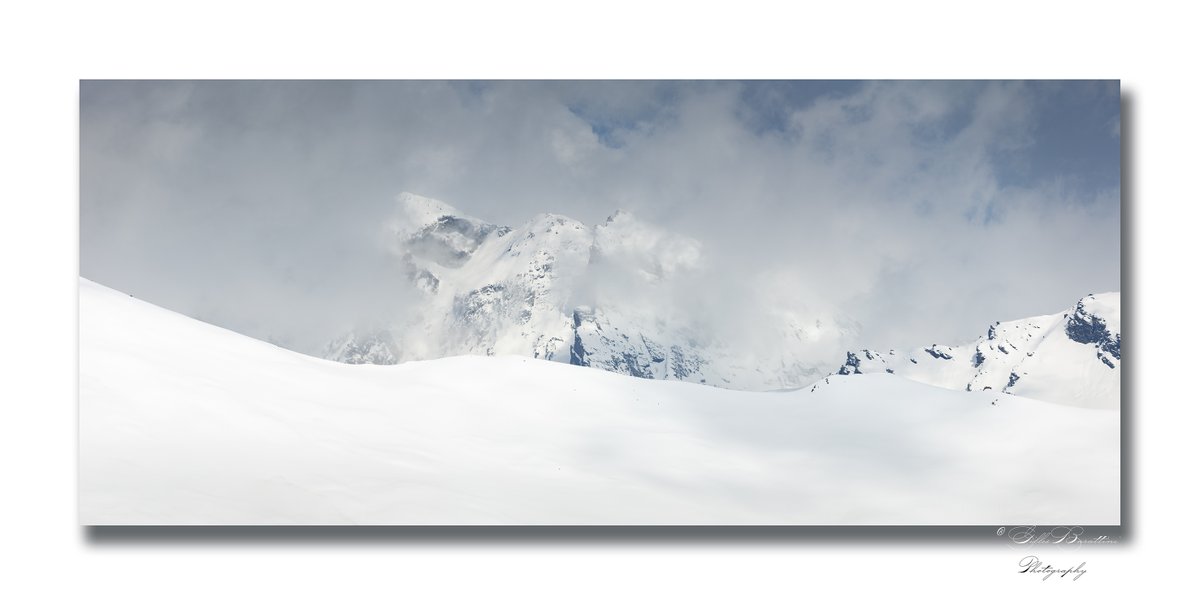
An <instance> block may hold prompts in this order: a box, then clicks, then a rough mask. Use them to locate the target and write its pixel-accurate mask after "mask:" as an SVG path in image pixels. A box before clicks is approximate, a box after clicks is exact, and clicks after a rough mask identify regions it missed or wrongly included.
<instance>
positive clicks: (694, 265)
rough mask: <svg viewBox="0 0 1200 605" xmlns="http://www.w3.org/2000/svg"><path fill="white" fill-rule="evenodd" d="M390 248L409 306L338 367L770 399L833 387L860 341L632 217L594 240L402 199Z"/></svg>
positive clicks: (700, 249)
mask: <svg viewBox="0 0 1200 605" xmlns="http://www.w3.org/2000/svg"><path fill="white" fill-rule="evenodd" d="M385 241H386V246H385V247H386V249H387V253H388V254H389V255H390V256H391V257H392V258H393V260H394V263H393V264H394V275H393V276H392V278H393V279H397V280H403V281H404V282H406V283H407V284H408V286H409V288H410V295H411V297H410V298H407V299H404V300H397V301H395V304H394V306H393V307H391V309H390V310H389V311H388V312H385V313H383V314H381V315H380V316H377V317H375V318H373V319H371V320H369V321H362V322H360V323H359V324H358V325H355V326H352V327H351V328H350V329H348V330H347V331H346V332H345V333H344V334H341V335H339V336H337V337H335V338H334V339H333V340H332V341H331V342H330V344H329V346H328V347H327V349H326V351H325V356H326V357H328V358H330V359H334V360H337V361H342V362H346V363H372V364H393V363H399V362H403V361H410V360H420V359H435V358H440V357H448V356H454V355H463V354H477V355H522V356H527V357H533V358H535V359H546V360H550V361H560V362H564V363H570V364H572V365H579V366H587V367H593V368H598V369H602V370H607V371H610V372H616V373H619V374H625V375H629V376H636V377H641V378H657V379H670V380H679V381H685V382H694V383H702V384H710V385H716V386H724V387H730V388H738V389H752V390H768V389H777V388H788V387H795V386H802V385H804V384H808V383H809V382H812V381H813V380H815V379H816V378H818V377H819V376H821V375H823V374H825V373H827V372H828V371H829V370H830V369H831V366H833V365H835V363H834V361H835V360H836V355H837V354H838V353H839V352H840V351H841V350H844V348H845V347H846V346H847V344H848V343H851V342H852V341H853V336H854V335H855V325H854V323H853V322H852V321H851V320H849V319H848V318H845V317H838V316H833V315H822V314H811V315H809V314H805V313H803V312H802V311H800V310H799V309H801V308H802V305H801V304H800V301H797V302H796V305H795V307H793V308H787V307H772V306H771V305H769V304H767V301H766V300H763V299H760V298H757V296H756V293H755V292H753V291H745V292H729V291H723V286H727V285H728V284H730V283H733V280H729V279H722V278H721V277H720V276H715V275H714V274H713V272H714V271H716V270H717V268H716V267H714V266H713V265H712V264H710V263H709V262H708V260H707V258H706V251H705V247H704V245H703V244H702V242H700V241H697V240H695V239H692V238H689V237H687V236H684V235H680V234H676V233H671V232H669V231H666V230H664V229H660V228H658V227H656V226H654V225H651V224H649V223H647V222H644V221H642V220H639V219H638V218H637V217H636V216H634V215H633V214H631V213H629V212H623V211H616V212H614V213H613V214H612V215H611V216H609V217H608V218H607V220H605V221H604V222H603V223H601V224H599V225H592V226H589V225H585V224H583V223H581V222H579V221H576V220H574V219H572V218H569V217H565V216H560V215H555V214H542V215H538V216H535V217H533V218H531V219H530V220H529V221H527V222H525V223H524V224H522V225H518V226H515V227H509V226H499V225H494V224H491V223H488V222H486V221H483V220H481V219H479V218H476V217H472V216H467V215H464V214H463V213H461V212H459V211H458V210H456V209H455V208H453V207H452V206H450V205H448V204H446V203H445V202H442V201H438V200H434V199H430V198H427V197H423V196H419V195H415V194H412V193H404V194H402V195H400V196H399V197H398V198H397V207H396V212H395V215H394V217H393V218H392V219H391V221H390V222H389V223H388V224H387V225H386V238H385ZM745 271H746V273H747V274H748V275H753V274H754V273H755V271H756V268H755V267H745ZM730 300H733V301H736V305H735V307H734V308H729V307H727V306H725V303H726V302H727V301H730ZM748 325H755V326H758V328H757V329H747V326H748Z"/></svg>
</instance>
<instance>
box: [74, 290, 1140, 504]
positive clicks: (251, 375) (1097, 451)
mask: <svg viewBox="0 0 1200 605" xmlns="http://www.w3.org/2000/svg"><path fill="white" fill-rule="evenodd" d="M79 323H80V358H79V368H80V377H79V415H80V427H79V435H80V478H79V485H80V516H81V521H82V522H83V523H85V524H89V525H140V524H269V525H275V524H319V525H331V524H371V525H384V524H387V525H392V524H400V525H410V524H437V525H444V524H454V525H461V524H486V525H496V524H537V525H543V524H550V525H563V524H567V525H578V524H622V525H628V524H635V525H636V524H666V525H676V524H688V525H691V524H717V525H733V524H761V525H780V524H789V525H790V524H798V525H825V524H836V525H851V524H854V525H857V524H869V525H913V524H919V525H925V524H932V525H962V524H971V525H976V524H978V525H983V524H994V525H997V526H1000V525H1013V524H1039V525H1047V524H1067V523H1071V524H1080V525H1116V524H1119V523H1120V521H1121V519H1120V496H1119V494H1120V489H1119V488H1120V449H1119V448H1120V438H1119V432H1120V415H1119V412H1118V411H1116V410H1095V409H1083V408H1079V407H1069V406H1066V405H1060V404H1055V403H1045V402H1041V401H1036V400H1032V399H1026V398H1022V397H1016V396H1011V395H997V394H994V393H993V392H964V391H954V390H947V389H942V388H938V387H934V386H929V385H925V384H920V383H917V382H913V381H910V380H908V379H905V378H900V377H897V376H894V375H889V374H865V375H854V376H833V377H830V378H829V379H828V381H826V380H825V379H822V380H820V381H818V382H817V383H816V384H815V385H814V386H811V387H805V388H803V389H798V390H794V391H787V392H741V391H733V390H725V389H720V388H715V387H707V386H702V385H695V384H688V383H683V382H672V381H657V380H648V379H639V378H631V377H628V376H622V375H618V374H614V373H610V372H604V371H600V370H596V369H592V368H581V367H575V366H571V365H567V364H564V363H556V362H549V361H542V360H535V359H529V358H523V357H452V358H446V359H439V360H435V361H420V362H409V363H403V364H399V365H394V366H371V365H359V366H352V365H343V364H339V363H335V362H332V361H325V360H321V359H317V358H313V357H307V356H304V355H301V354H298V353H293V352H290V351H287V350H284V349H281V348H278V347H275V346H273V345H270V344H267V343H265V342H261V341H258V340H254V339H251V338H248V337H245V336H242V335H239V334H236V333H233V332H230V331H227V330H224V329H221V328H217V327H214V326H211V325H209V324H205V323H202V322H199V321H196V320H193V319H190V318H187V317H185V316H183V315H179V314H176V313H173V312H170V311H167V310H164V309H161V308H158V307H155V306H153V305H150V304H147V303H145V302H142V301H138V300H136V299H134V298H131V297H130V296H128V295H125V294H122V293H119V292H116V291H114V290H110V289H108V288H105V287H103V286H100V285H98V284H95V283H93V282H90V281H87V280H85V279H81V280H80V322H79ZM993 403H994V405H993Z"/></svg>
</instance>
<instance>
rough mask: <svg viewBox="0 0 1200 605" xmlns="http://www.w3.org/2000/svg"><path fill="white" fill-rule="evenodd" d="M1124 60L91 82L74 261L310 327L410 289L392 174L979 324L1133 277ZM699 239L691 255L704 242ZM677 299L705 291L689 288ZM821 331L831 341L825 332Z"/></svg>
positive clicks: (968, 329)
mask: <svg viewBox="0 0 1200 605" xmlns="http://www.w3.org/2000/svg"><path fill="white" fill-rule="evenodd" d="M1119 94H1120V93H1119V87H1118V85H1117V83H1116V82H749V83H744V82H728V81H721V82H281V81H263V82H216V81H206V82H98V81H87V82H83V83H81V86H80V219H81V222H80V255H81V258H80V267H81V273H82V275H83V276H84V277H87V278H89V279H92V280H94V281H97V282H100V283H102V284H105V285H108V286H110V287H113V288H116V289H119V290H122V291H125V292H128V293H130V294H133V295H134V296H137V297H138V298H142V299H145V300H148V301H150V302H153V303H155V304H159V305H161V306H164V307H167V308H170V309H173V310H176V311H180V312H182V313H185V314H188V315H191V316H193V317H197V318H199V319H203V320H205V321H210V322H212V323H216V324H218V325H222V326H225V327H228V328H230V329H233V330H236V331H239V332H242V333H245V334H248V335H250V336H254V337H256V338H262V339H265V340H270V341H272V342H276V343H278V344H281V345H284V346H288V347H291V348H294V349H297V350H300V351H304V352H316V351H318V350H319V349H320V348H321V347H322V346H323V345H324V344H325V342H326V341H327V340H328V339H329V338H331V337H332V336H333V335H335V333H336V332H337V331H338V330H340V329H342V328H343V327H344V326H345V325H347V323H353V322H354V321H356V318H359V317H367V316H372V315H375V314H379V313H381V312H384V311H386V310H389V309H392V308H394V307H395V306H397V305H403V304H410V303H406V302H405V301H411V300H413V299H412V297H410V296H408V294H407V290H406V288H407V286H406V284H405V281H404V279H403V278H402V276H401V275H399V274H398V273H397V270H396V267H395V264H394V261H393V259H390V258H389V257H388V256H387V255H386V253H385V251H386V245H385V243H384V242H383V241H382V237H383V230H382V226H383V225H384V224H385V223H386V221H387V220H388V217H389V215H390V213H391V212H392V210H393V204H394V198H395V196H396V195H397V194H398V193H400V192H402V191H411V192H414V193H418V194H420V195H424V196H429V197H433V198H437V199H440V200H443V201H445V202H447V203H449V204H451V205H453V206H455V207H457V208H458V209H460V210H461V211H462V212H464V213H467V214H469V215H472V216H475V217H478V218H480V219H483V220H486V221H488V222H491V223H496V224H503V225H513V226H516V225H519V224H521V223H524V222H525V221H527V220H528V219H530V218H531V217H532V216H533V215H535V214H538V213H543V212H552V213H557V214H563V215H566V216H569V217H572V218H575V219H578V220H580V221H583V222H584V223H586V224H597V223H601V222H603V221H604V220H605V218H606V217H607V216H609V215H611V214H612V213H613V212H614V211H616V210H617V209H624V210H628V211H630V212H632V213H633V214H634V215H635V216H637V217H638V218H639V219H640V220H642V221H645V222H647V223H649V224H652V225H655V226H656V227H657V228H659V229H662V230H663V231H665V232H668V233H672V234H677V235H678V236H679V237H681V238H687V240H688V241H695V242H699V244H700V248H701V250H702V254H701V256H700V257H699V258H698V259H697V260H695V262H694V263H693V264H695V265H696V273H695V275H694V277H692V278H688V279H680V280H677V283H676V285H675V286H674V287H673V288H672V289H671V291H670V296H672V297H675V298H676V299H677V300H678V301H680V303H679V304H680V306H681V307H684V306H687V307H690V308H694V309H697V310H698V311H697V312H701V313H703V314H704V315H705V317H706V318H707V320H709V321H711V322H714V323H715V324H719V325H717V327H718V328H720V329H721V330H722V331H724V332H726V333H741V334H757V333H760V332H763V331H769V330H770V328H771V326H764V325H760V323H759V319H758V318H759V314H757V313H756V312H753V311H751V312H741V311H742V310H746V309H751V310H753V309H763V308H785V309H792V310H796V312H797V313H802V314H806V315H809V316H812V317H823V316H830V317H839V318H843V319H844V320H846V321H848V322H851V323H853V324H855V325H856V326H857V327H858V335H857V338H859V339H861V341H860V342H859V346H863V347H874V348H889V347H897V348H900V347H910V346H916V345H919V344H926V343H930V342H944V343H950V342H956V341H963V340H967V339H971V338H975V337H976V336H978V335H979V334H980V333H981V332H983V331H984V330H985V329H986V326H987V324H989V323H991V322H993V321H996V320H1005V319H1015V318H1019V317H1024V316H1029V315H1036V314H1045V313H1052V312H1055V311H1057V310H1060V309H1063V308H1066V307H1067V306H1068V305H1070V304H1072V303H1073V302H1074V301H1075V300H1076V299H1078V298H1079V297H1081V296H1083V295H1085V294H1088V293H1091V292H1100V291H1111V290H1119V289H1120V223H1119V219H1120V195H1119V189H1120V151H1119V150H1120V97H1119ZM689 262H691V261H689ZM683 301H696V302H695V304H691V303H687V304H685V303H684V302H683ZM822 354H825V353H822Z"/></svg>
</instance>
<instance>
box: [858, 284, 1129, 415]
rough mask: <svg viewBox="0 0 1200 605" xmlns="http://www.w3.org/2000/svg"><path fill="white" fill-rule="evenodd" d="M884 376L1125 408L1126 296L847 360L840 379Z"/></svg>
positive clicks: (1097, 298)
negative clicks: (949, 341)
mask: <svg viewBox="0 0 1200 605" xmlns="http://www.w3.org/2000/svg"><path fill="white" fill-rule="evenodd" d="M873 372H885V373H888V374H895V375H898V376H903V377H905V378H910V379H912V380H916V381H919V382H924V383H927V384H932V385H937V386H940V387H944V388H948V389H965V390H967V391H992V392H1002V393H1011V394H1014V395H1022V396H1025V397H1030V398H1034V399H1040V400H1043V401H1053V402H1056V403H1063V404H1067V405H1073V406H1078V407H1086V408H1101V409H1108V410H1116V409H1118V408H1120V406H1121V294H1120V293H1119V292H1109V293H1105V294H1089V295H1087V296H1085V297H1083V298H1081V299H1080V300H1079V301H1078V302H1076V303H1075V305H1074V306H1073V307H1072V308H1070V309H1067V310H1066V311H1063V312H1061V313H1055V314H1053V315H1043V316H1039V317H1030V318H1027V319H1021V320H1017V321H1008V322H996V323H995V324H993V325H991V326H989V327H988V330H987V334H986V335H984V336H981V337H980V338H979V339H978V340H976V341H975V342H971V343H967V344H963V345H958V346H943V345H936V344H935V345H931V346H928V347H919V348H917V349H915V350H913V351H908V352H901V353H897V352H896V351H895V350H891V351H888V352H886V353H884V352H880V351H872V350H868V349H863V350H860V351H852V352H850V353H847V354H846V363H845V364H843V365H842V367H841V369H839V370H838V373H839V374H843V375H847V374H865V373H873Z"/></svg>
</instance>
